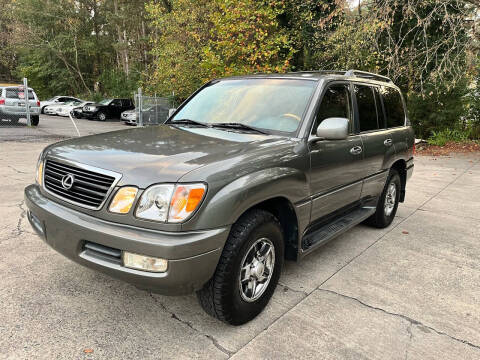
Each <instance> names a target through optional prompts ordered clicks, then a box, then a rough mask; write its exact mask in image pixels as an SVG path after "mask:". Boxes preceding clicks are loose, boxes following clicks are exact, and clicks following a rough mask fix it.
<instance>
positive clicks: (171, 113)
mask: <svg viewBox="0 0 480 360" xmlns="http://www.w3.org/2000/svg"><path fill="white" fill-rule="evenodd" d="M175 111H177V109H176V108H171V109H168V117H170V116H172V115H173V113H174V112H175Z"/></svg>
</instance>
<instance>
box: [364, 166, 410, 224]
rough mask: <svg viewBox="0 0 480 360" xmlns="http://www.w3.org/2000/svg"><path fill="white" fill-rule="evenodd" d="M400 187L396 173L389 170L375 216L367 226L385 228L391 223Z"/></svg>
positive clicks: (368, 220) (400, 183) (398, 198)
mask: <svg viewBox="0 0 480 360" xmlns="http://www.w3.org/2000/svg"><path fill="white" fill-rule="evenodd" d="M401 186H402V182H401V180H400V175H399V174H398V171H397V170H395V169H391V170H390V174H389V175H388V179H387V182H386V183H385V187H384V188H383V192H382V195H381V196H380V200H379V201H378V204H377V210H376V211H375V214H373V215H372V216H371V217H370V218H368V219H367V221H366V222H367V223H368V224H369V225H372V226H375V227H378V228H385V227H387V226H388V225H390V224H391V223H392V221H393V219H394V218H395V214H396V213H397V208H398V203H399V200H400V190H401Z"/></svg>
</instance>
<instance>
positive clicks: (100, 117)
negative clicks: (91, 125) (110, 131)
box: [97, 111, 107, 121]
mask: <svg viewBox="0 0 480 360" xmlns="http://www.w3.org/2000/svg"><path fill="white" fill-rule="evenodd" d="M97 119H98V120H100V121H107V114H105V113H104V112H101V111H100V112H99V113H98V114H97Z"/></svg>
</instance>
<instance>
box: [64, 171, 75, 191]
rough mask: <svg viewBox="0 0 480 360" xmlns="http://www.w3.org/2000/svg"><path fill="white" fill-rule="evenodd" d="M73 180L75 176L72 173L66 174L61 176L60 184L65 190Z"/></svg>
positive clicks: (71, 184) (69, 187) (68, 188)
mask: <svg viewBox="0 0 480 360" xmlns="http://www.w3.org/2000/svg"><path fill="white" fill-rule="evenodd" d="M74 181H75V176H73V174H67V175H65V176H64V177H63V178H62V186H63V188H64V189H65V190H70V189H71V188H72V186H73V183H74Z"/></svg>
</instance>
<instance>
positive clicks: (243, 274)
mask: <svg viewBox="0 0 480 360" xmlns="http://www.w3.org/2000/svg"><path fill="white" fill-rule="evenodd" d="M283 258H284V243H283V233H282V228H281V226H280V223H279V222H278V220H277V219H276V218H275V217H274V216H273V215H272V214H271V213H269V212H267V211H264V210H252V211H249V212H247V213H245V214H244V215H242V217H240V219H239V220H238V221H237V222H236V223H235V224H234V225H233V227H232V230H231V232H230V235H229V237H228V239H227V242H226V244H225V246H224V248H223V252H222V255H221V257H220V260H219V262H218V265H217V269H216V270H215V274H214V275H213V277H212V278H211V279H210V280H209V282H208V283H207V284H205V286H204V287H203V288H202V289H201V290H199V291H198V292H197V297H198V300H199V302H200V304H201V306H202V307H203V309H204V310H205V311H206V312H207V313H208V314H209V315H211V316H213V317H215V318H217V319H219V320H222V321H224V322H226V323H229V324H232V325H241V324H244V323H246V322H248V321H250V320H252V319H253V318H254V317H256V316H257V315H258V314H259V313H260V312H261V311H262V310H263V309H264V308H265V306H266V305H267V304H268V302H269V300H270V298H271V297H272V295H273V292H274V291H275V288H276V286H277V283H278V279H279V277H280V272H281V269H282V266H283Z"/></svg>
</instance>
